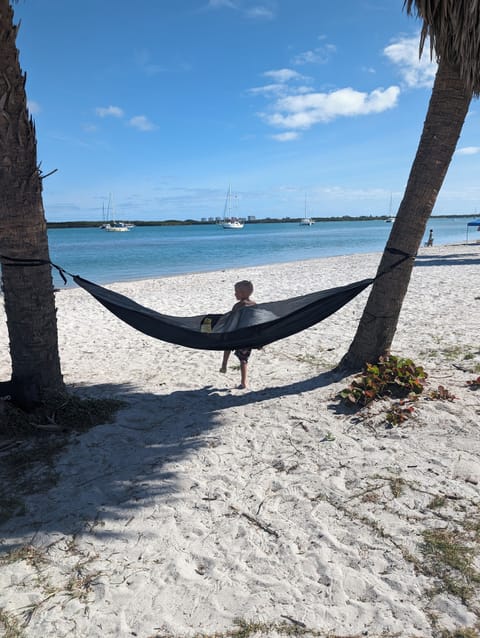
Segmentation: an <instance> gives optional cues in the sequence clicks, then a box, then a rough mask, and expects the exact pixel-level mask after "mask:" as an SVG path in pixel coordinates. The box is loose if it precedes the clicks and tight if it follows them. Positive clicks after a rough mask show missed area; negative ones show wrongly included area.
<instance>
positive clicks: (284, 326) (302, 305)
mask: <svg viewBox="0 0 480 638" xmlns="http://www.w3.org/2000/svg"><path fill="white" fill-rule="evenodd" d="M73 280H74V281H75V283H76V284H78V285H79V286H80V287H81V288H83V289H84V290H86V291H87V292H88V293H90V294H91V295H92V296H93V297H95V299H96V300H97V301H99V302H100V303H101V304H102V305H103V306H105V308H107V309H108V310H110V312H112V313H113V314H114V315H115V316H117V317H118V318H119V319H121V320H122V321H124V322H125V323H128V324H129V325H130V326H132V328H135V329H136V330H140V332H143V333H145V334H146V335H149V336H150V337H155V338H156V339H161V340H162V341H168V342H169V343H175V344H177V345H179V346H186V347H188V348H197V349H200V350H237V349H242V348H257V347H261V346H266V345H267V344H269V343H272V342H273V341H277V340H278V339H283V338H284V337H288V336H290V335H293V334H295V333H296V332H300V331H301V330H305V328H310V326H313V325H314V324H316V323H318V322H319V321H322V319H325V318H326V317H328V316H329V315H331V314H333V313H334V312H336V311H337V310H338V309H339V308H341V307H342V306H344V305H345V304H346V303H348V302H349V301H350V300H352V299H353V298H354V297H356V296H357V295H358V294H360V293H361V292H362V290H365V288H367V286H369V285H370V284H371V283H372V282H373V279H364V280H363V281H359V282H356V283H353V284H350V285H348V286H341V287H340V288H332V289H330V290H324V291H321V292H314V293H311V294H309V295H303V296H301V297H293V298H291V299H286V300H284V301H273V302H270V303H260V304H257V305H255V306H244V307H243V308H239V309H238V310H235V311H230V312H227V313H226V314H223V315H221V314H211V315H198V316H196V317H172V316H170V315H163V314H160V313H159V312H156V311H155V310H151V309H150V308H145V307H144V306H141V305H140V304H138V303H136V302H135V301H132V299H129V298H128V297H125V296H124V295H120V294H119V293H118V292H113V291H112V290H108V289H107V288H103V287H102V286H98V285H97V284H94V283H92V282H91V281H87V280H86V279H83V278H82V277H78V276H74V277H73Z"/></svg>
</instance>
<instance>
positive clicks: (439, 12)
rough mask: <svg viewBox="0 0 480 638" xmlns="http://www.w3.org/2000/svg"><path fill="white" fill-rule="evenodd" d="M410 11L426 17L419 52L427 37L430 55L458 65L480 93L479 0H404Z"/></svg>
mask: <svg viewBox="0 0 480 638" xmlns="http://www.w3.org/2000/svg"><path fill="white" fill-rule="evenodd" d="M404 8H406V11H407V13H408V14H409V15H416V16H417V17H419V18H420V19H421V20H423V26H422V31H421V35H420V55H421V54H422V51H423V48H424V45H425V42H426V39H427V37H429V38H430V57H431V58H432V59H433V58H434V57H435V59H436V60H437V61H440V60H444V61H446V62H448V63H449V64H452V65H454V66H458V68H459V71H460V75H461V77H462V79H463V80H464V82H465V83H466V85H467V88H468V89H470V90H472V91H473V93H474V94H475V95H479V94H480V0H404Z"/></svg>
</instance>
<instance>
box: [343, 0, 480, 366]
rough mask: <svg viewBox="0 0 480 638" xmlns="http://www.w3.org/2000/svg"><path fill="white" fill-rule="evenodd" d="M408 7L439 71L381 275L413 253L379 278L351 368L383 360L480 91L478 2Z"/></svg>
mask: <svg viewBox="0 0 480 638" xmlns="http://www.w3.org/2000/svg"><path fill="white" fill-rule="evenodd" d="M404 7H406V10H407V13H408V14H409V15H412V14H416V15H417V16H418V17H419V18H421V19H422V20H423V27H422V32H421V37H420V55H421V54H422V51H423V47H424V44H425V40H426V38H427V36H429V37H430V55H431V56H433V55H435V57H436V60H437V62H438V70H437V74H436V77H435V82H434V85H433V89H432V95H431V98H430V104H429V107H428V112H427V117H426V119H425V124H424V127H423V132H422V136H421V138H420V143H419V146H418V149H417V154H416V156H415V160H414V162H413V165H412V168H411V171H410V175H409V178H408V182H407V186H406V189H405V194H404V196H403V200H402V202H401V204H400V208H399V210H398V213H397V215H396V219H395V222H394V224H393V227H392V230H391V233H390V236H389V238H388V241H387V245H386V247H385V251H384V253H383V256H382V259H381V262H380V265H379V268H378V273H377V274H379V273H383V272H385V271H389V268H390V267H391V266H392V264H393V263H394V262H395V261H398V259H399V257H398V254H394V253H395V251H402V252H403V253H406V254H407V255H410V256H411V258H410V259H408V260H406V261H404V262H403V263H402V264H401V265H400V266H398V267H396V268H395V269H394V270H392V271H390V272H387V274H385V275H384V276H382V277H380V278H379V279H377V280H376V281H375V282H374V284H373V286H372V290H371V292H370V296H369V298H368V301H367V304H366V307H365V310H364V312H363V315H362V317H361V320H360V323H359V326H358V329H357V332H356V335H355V337H354V340H353V341H352V343H351V345H350V348H349V350H348V352H347V354H346V355H345V356H344V357H343V359H342V361H341V364H340V365H341V366H342V367H343V368H346V369H352V370H355V369H359V368H361V367H362V366H363V365H364V364H365V363H366V362H372V361H375V360H377V359H378V357H379V356H381V355H383V354H385V353H386V352H388V350H389V348H390V346H391V343H392V340H393V337H394V335H395V330H396V327H397V323H398V317H399V314H400V310H401V308H402V303H403V299H404V297H405V294H406V292H407V288H408V284H409V281H410V276H411V273H412V268H413V263H414V257H415V255H416V253H417V251H418V248H419V246H420V243H421V241H422V237H423V235H424V233H425V228H426V225H427V222H428V219H429V217H430V214H431V212H432V210H433V207H434V205H435V201H436V199H437V195H438V193H439V191H440V188H441V186H442V183H443V180H444V178H445V175H446V173H447V170H448V166H449V164H450V161H451V159H452V156H453V153H454V152H455V148H456V145H457V141H458V138H459V136H460V133H461V130H462V126H463V123H464V121H465V117H466V115H467V112H468V108H469V105H470V102H471V100H472V96H473V95H475V96H478V94H479V92H480V2H478V0H405V2H404ZM392 251H393V252H392Z"/></svg>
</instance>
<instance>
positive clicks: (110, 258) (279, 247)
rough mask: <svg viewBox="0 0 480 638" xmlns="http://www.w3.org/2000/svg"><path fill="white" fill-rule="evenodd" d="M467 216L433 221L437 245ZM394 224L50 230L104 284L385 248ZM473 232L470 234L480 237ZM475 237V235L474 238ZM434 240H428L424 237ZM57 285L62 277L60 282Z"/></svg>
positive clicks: (73, 268)
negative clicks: (236, 228)
mask: <svg viewBox="0 0 480 638" xmlns="http://www.w3.org/2000/svg"><path fill="white" fill-rule="evenodd" d="M467 221H468V219H467V218H463V217H455V218H446V219H432V220H431V223H430V224H429V225H428V229H430V228H433V232H434V238H435V244H436V245H439V244H448V243H461V242H465V237H466V224H467ZM391 227H392V225H391V224H387V223H385V222H384V221H358V222H344V221H339V222H317V223H316V224H315V225H314V226H305V227H303V226H299V225H298V224H297V223H275V224H250V225H249V224H246V225H245V227H244V228H243V229H242V230H225V229H223V228H221V227H218V226H215V225H205V226H150V227H137V228H134V229H133V230H131V231H130V232H128V233H108V232H105V231H103V230H100V229H98V228H68V229H50V230H49V231H48V236H49V244H50V257H51V259H52V261H53V262H54V263H57V264H59V265H60V266H62V267H63V268H65V270H67V271H69V272H71V273H73V274H79V275H81V276H82V277H85V278H86V279H91V280H93V281H96V282H98V283H111V282H114V281H125V280H132V279H145V278H151V277H164V276H168V275H178V274H185V273H191V272H202V271H210V270H222V269H226V268H238V267H242V266H259V265H264V264H273V263H280V262H289V261H298V260H304V259H314V258H318V257H330V256H334V255H347V254H352V253H369V252H378V251H381V250H383V248H384V246H385V243H386V241H387V238H388V235H389V233H390V230H391ZM473 234H474V233H473V232H472V230H470V235H472V236H473ZM472 239H473V237H472ZM425 240H426V237H425V238H424V241H425ZM55 283H56V285H59V284H60V283H61V282H60V280H57V279H55Z"/></svg>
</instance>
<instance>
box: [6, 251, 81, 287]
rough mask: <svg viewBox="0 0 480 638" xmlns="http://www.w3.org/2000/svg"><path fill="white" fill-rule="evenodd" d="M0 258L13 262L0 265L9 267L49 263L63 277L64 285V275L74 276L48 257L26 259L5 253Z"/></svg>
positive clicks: (26, 266) (45, 264) (65, 282)
mask: <svg viewBox="0 0 480 638" xmlns="http://www.w3.org/2000/svg"><path fill="white" fill-rule="evenodd" d="M0 259H2V260H3V259H7V260H8V261H10V262H13V263H10V264H9V263H2V266H10V267H12V266H13V267H14V266H17V267H20V268H28V267H29V266H47V265H50V266H52V268H55V269H56V270H58V273H59V275H60V277H61V278H62V279H63V283H64V285H65V286H66V285H67V278H66V276H65V275H68V276H69V277H72V279H73V277H75V275H72V273H71V272H68V270H65V268H62V267H61V266H57V264H54V263H53V261H50V260H49V259H27V258H21V257H7V256H6V255H0Z"/></svg>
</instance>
